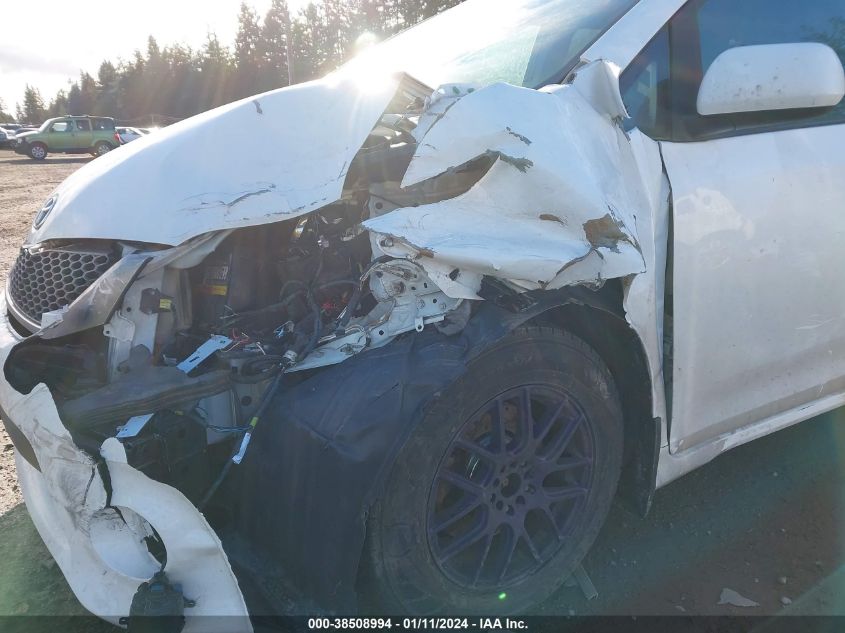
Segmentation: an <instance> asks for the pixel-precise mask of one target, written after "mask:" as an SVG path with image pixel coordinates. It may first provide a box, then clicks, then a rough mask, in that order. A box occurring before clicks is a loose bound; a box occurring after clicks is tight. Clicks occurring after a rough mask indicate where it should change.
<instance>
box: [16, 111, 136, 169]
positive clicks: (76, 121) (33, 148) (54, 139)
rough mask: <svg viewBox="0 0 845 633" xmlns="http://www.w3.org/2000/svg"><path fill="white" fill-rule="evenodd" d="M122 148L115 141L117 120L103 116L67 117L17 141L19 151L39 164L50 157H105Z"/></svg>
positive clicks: (23, 135)
mask: <svg viewBox="0 0 845 633" xmlns="http://www.w3.org/2000/svg"><path fill="white" fill-rule="evenodd" d="M118 145H120V142H119V141H117V140H116V139H115V131H114V119H111V118H108V117H99V116H63V117H59V118H56V119H48V120H47V121H45V122H44V124H43V125H42V126H41V127H40V128H38V130H37V131H35V132H26V133H24V134H20V135H18V137H17V144H16V145H15V151H16V152H17V153H18V154H26V155H27V156H29V157H30V158H34V159H35V160H43V159H44V158H45V157H46V156H47V154H48V153H50V152H53V153H62V154H86V153H88V154H93V155H94V156H102V155H103V154H105V153H106V152H109V151H111V150H112V149H114V148H115V147H117V146H118Z"/></svg>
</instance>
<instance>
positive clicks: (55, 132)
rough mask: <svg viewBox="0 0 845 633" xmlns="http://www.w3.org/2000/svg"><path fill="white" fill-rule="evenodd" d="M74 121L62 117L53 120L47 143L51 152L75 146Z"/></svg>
mask: <svg viewBox="0 0 845 633" xmlns="http://www.w3.org/2000/svg"><path fill="white" fill-rule="evenodd" d="M73 132H74V130H73V121H72V120H70V119H61V120H59V121H53V123H52V124H51V125H50V129H49V130H48V132H47V145H48V146H49V149H50V151H51V152H63V151H65V150H68V149H70V148H71V147H72V146H73V142H74V141H73Z"/></svg>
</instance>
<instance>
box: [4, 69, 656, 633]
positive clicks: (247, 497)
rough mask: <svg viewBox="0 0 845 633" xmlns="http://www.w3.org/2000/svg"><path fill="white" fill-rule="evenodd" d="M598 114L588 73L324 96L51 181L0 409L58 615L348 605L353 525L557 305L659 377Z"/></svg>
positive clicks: (289, 95) (642, 202) (357, 528)
mask: <svg viewBox="0 0 845 633" xmlns="http://www.w3.org/2000/svg"><path fill="white" fill-rule="evenodd" d="M625 116H626V113H625V108H624V105H623V104H622V101H621V98H620V97H619V92H618V68H616V67H615V66H613V64H610V63H608V62H605V61H601V60H598V61H594V62H591V63H585V64H584V65H582V66H581V67H580V68H579V69H578V70H577V72H576V73H575V75H574V79H573V80H572V81H571V82H570V83H568V84H565V85H562V86H557V87H555V88H554V89H551V90H541V91H535V90H529V89H525V88H518V87H514V86H511V85H507V84H493V85H490V86H487V87H479V88H475V87H472V86H466V85H448V86H443V87H440V88H438V89H436V90H432V88H431V87H428V86H425V85H424V84H422V83H420V82H419V81H417V80H415V79H413V78H412V77H409V76H407V75H402V76H396V77H394V78H392V79H391V80H390V81H386V82H384V85H382V86H380V87H379V89H378V90H373V89H370V90H367V91H364V90H362V89H361V88H360V87H359V86H358V85H357V84H356V83H355V82H353V81H351V80H350V79H348V78H347V77H344V75H343V74H339V75H334V76H330V77H328V78H326V79H324V80H321V81H319V82H313V83H309V84H305V85H302V86H298V87H292V88H286V89H283V90H280V91H275V92H271V93H267V94H264V95H260V96H258V97H255V98H251V99H248V100H244V101H241V102H238V103H235V104H232V105H229V106H224V107H222V108H219V109H217V110H214V111H211V112H209V113H206V114H203V115H200V116H198V117H194V118H192V119H189V120H187V121H185V122H183V123H181V124H177V125H174V126H172V127H171V128H168V129H166V130H164V131H162V132H161V133H160V134H158V135H154V136H150V137H146V138H144V139H141V140H139V141H137V142H135V143H132V144H131V145H130V146H127V147H124V148H121V149H120V150H119V151H116V152H112V153H110V154H108V155H107V156H104V157H102V158H100V159H98V160H96V161H94V162H92V163H91V164H89V165H87V166H85V167H84V168H82V169H80V170H79V171H78V172H77V173H75V174H74V175H72V176H71V177H70V178H69V179H68V180H67V181H65V182H64V183H63V184H62V185H60V186H59V187H58V188H57V189H56V191H55V192H54V193H53V195H52V196H51V197H50V199H49V200H48V201H47V203H46V204H45V205H44V207H43V208H42V209H41V210H40V211H39V213H38V214H37V216H36V218H35V222H34V224H33V229H32V232H31V234H30V235H29V237H28V239H27V242H26V244H25V245H24V246H23V247H22V248H21V252H20V256H19V258H18V260H17V262H16V263H15V265H14V267H13V269H12V271H11V273H10V275H9V280H8V284H7V289H6V296H5V299H4V306H3V309H2V311H0V321H2V327H0V360H2V367H3V378H2V380H0V415H1V416H2V419H3V422H4V423H5V425H6V428H7V430H8V432H9V434H10V436H11V437H12V440H13V442H14V444H15V447H16V463H17V467H18V473H19V478H20V482H21V488H22V490H23V494H24V497H25V500H26V504H27V507H28V509H29V512H30V514H31V516H32V518H33V521H34V523H35V525H36V527H37V528H38V531H39V533H40V534H41V536H42V538H43V540H44V542H45V544H46V545H47V547H48V549H49V550H50V552H51V554H52V555H53V557H54V558H55V559H56V561H57V562H58V564H59V566H60V568H61V569H62V571H63V573H64V575H65V577H66V578H67V580H68V583H69V584H70V586H71V588H72V589H73V591H74V593H75V594H76V596H77V597H78V598H79V600H80V601H81V602H82V604H83V605H84V606H85V607H86V608H87V609H89V610H90V611H92V612H93V613H95V614H97V615H99V616H102V617H104V618H106V619H109V620H111V621H113V622H115V623H120V622H124V623H125V622H126V620H125V619H124V618H126V617H129V616H131V615H143V614H149V613H148V612H147V611H144V606H143V605H144V604H148V601H145V599H144V598H145V595H146V593H147V592H149V591H150V587H151V585H152V584H155V583H157V584H156V588H157V589H160V590H161V591H162V592H163V593H165V594H166V595H168V596H170V597H171V598H172V600H171V603H170V606H171V607H172V612H174V613H179V614H181V613H184V615H186V616H187V619H186V628H185V630H200V629H201V630H203V631H211V630H221V631H222V630H226V631H230V630H250V628H251V625H250V621H249V614H250V613H255V612H256V611H260V610H261V609H264V608H267V609H269V610H270V611H272V612H295V611H296V607H295V606H291V605H292V604H293V603H294V602H296V603H297V604H300V605H301V604H308V605H314V608H330V609H333V610H336V611H341V612H343V611H349V610H352V609H354V608H355V605H356V601H357V592H356V583H357V582H358V579H359V575H360V574H359V567H360V559H361V551H362V548H363V545H364V541H365V539H366V533H367V517H368V513H369V511H370V508H371V507H372V506H373V504H374V503H376V501H377V499H378V498H379V494H380V491H381V489H382V487H383V485H384V482H385V480H386V478H387V477H388V476H389V473H390V470H391V467H392V464H393V462H394V460H395V459H396V455H397V454H398V453H399V452H400V450H401V448H402V446H403V445H404V443H405V442H406V441H407V439H408V437H409V436H410V434H411V433H412V431H413V429H414V428H415V425H418V424H419V423H420V421H421V420H422V418H423V415H424V412H425V411H426V410H427V409H428V408H430V407H431V406H432V403H433V402H435V401H436V400H437V398H438V397H439V395H440V394H441V393H442V392H443V391H444V390H445V389H447V388H448V386H449V385H450V384H451V383H453V382H454V381H456V380H458V379H459V378H460V377H461V376H462V375H463V374H464V373H465V372H466V371H467V367H468V366H469V365H470V364H471V363H472V361H473V359H475V358H478V357H479V356H480V355H482V354H483V353H484V352H485V350H487V349H489V348H490V347H491V346H492V345H494V344H496V342H497V341H500V340H502V339H503V337H505V336H507V335H508V333H509V332H511V331H512V330H514V329H515V328H517V327H518V326H520V325H522V324H525V323H528V322H530V321H532V320H534V319H537V318H539V317H541V316H542V315H543V314H545V313H547V312H549V311H551V310H556V309H559V308H560V307H561V306H565V305H570V304H578V305H584V304H588V305H594V306H596V308H597V309H599V310H603V311H605V312H608V313H611V312H615V314H616V316H617V317H618V318H621V319H622V320H623V322H624V320H625V319H626V318H627V320H628V324H629V325H630V327H631V328H632V329H633V330H636V331H638V335H637V336H638V337H639V339H640V340H642V345H643V347H644V348H645V349H646V352H645V354H644V356H645V357H648V358H654V359H659V358H660V351H659V345H658V344H657V341H658V340H660V335H659V332H658V331H656V330H654V326H653V323H655V322H656V319H655V318H654V314H655V313H657V312H658V311H659V310H660V307H659V305H658V304H659V301H660V299H659V297H660V296H661V292H660V291H659V287H658V289H657V290H655V287H654V278H653V276H652V275H653V274H652V272H651V271H650V268H649V267H650V266H652V265H653V264H654V261H655V259H656V258H659V257H658V256H656V255H655V252H654V251H655V247H654V243H655V233H654V231H653V218H654V217H655V215H658V214H665V204H666V200H665V195H664V196H663V197H662V198H661V196H659V195H656V194H655V193H654V192H655V190H656V189H659V182H660V178H661V176H662V167H661V163H660V159H659V154H658V153H657V152H656V150H655V149H654V148H652V147H651V146H649V145H647V142H646V141H644V140H643V139H642V138H637V139H634V140H633V141H632V139H631V137H629V136H628V135H627V134H626V133H625V131H624V130H623V129H622V127H621V126H620V121H621V120H622V119H623V118H624V117H625ZM127 179H131V181H132V182H134V183H136V184H137V187H136V193H134V194H133V195H131V196H127V195H126V194H125V188H124V187H123V183H124V182H126V181H127ZM655 183H658V185H655ZM658 241H659V240H658ZM646 272H648V273H649V274H648V275H643V273H646ZM639 279H643V282H641V283H642V285H638V280H639ZM608 280H615V281H616V283H617V284H618V287H619V288H622V292H623V294H624V297H622V298H621V299H620V301H624V302H625V306H624V308H623V307H621V306H620V305H612V304H613V301H612V300H610V299H608V298H607V297H608V295H609V294H612V293H609V292H604V291H603V288H604V289H605V290H606V282H608ZM661 283H662V278H661ZM655 297H658V298H655ZM655 362H656V363H657V364H656V365H654V366H653V368H652V369H651V370H650V371H649V373H650V374H651V375H652V376H658V377H659V371H660V368H659V361H655ZM656 382H658V383H659V382H660V381H659V380H658V381H656ZM647 387H648V388H651V385H648V386H647ZM253 590H254V591H253ZM252 593H255V594H256V595H260V596H262V598H261V600H262V601H263V602H260V604H261V605H264V606H256V605H258V604H259V602H255V603H253V602H252V600H253V599H252V598H249V597H248V600H245V598H244V596H245V595H246V594H249V595H252ZM248 602H249V607H248ZM268 604H273V605H274V606H272V607H267V606H266V605H268ZM309 608H310V607H309ZM216 615H225V616H228V618H222V619H221V618H208V619H203V616H216ZM200 622H202V624H201V625H200V624H199V623H200ZM215 627H217V628H215Z"/></svg>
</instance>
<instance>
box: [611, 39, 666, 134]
mask: <svg viewBox="0 0 845 633" xmlns="http://www.w3.org/2000/svg"><path fill="white" fill-rule="evenodd" d="M619 81H620V89H621V91H622V101H623V102H624V103H625V109H626V110H628V114H629V115H630V117H631V118H630V119H628V120H627V121H625V126H626V128H628V129H632V128H635V127H636V128H639V129H640V130H641V131H642V132H643V133H645V134H647V135H648V136H651V137H652V138H667V137H668V136H669V135H670V129H669V125H670V117H669V113H668V106H669V31H668V29H667V28H665V27H664V28H663V29H662V30H661V31H660V32H659V33H658V34H657V35H655V36H654V38H653V39H652V40H651V42H649V43H648V44H647V45H646V47H645V48H644V49H643V50H642V51H641V52H640V54H639V55H637V57H636V59H634V61H633V62H631V65H630V66H628V67H627V68H626V69H625V71H624V72H623V73H622V76H621V77H620V80H619Z"/></svg>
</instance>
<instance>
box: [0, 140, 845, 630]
mask: <svg viewBox="0 0 845 633" xmlns="http://www.w3.org/2000/svg"><path fill="white" fill-rule="evenodd" d="M89 160H91V159H89V158H88V157H80V158H75V157H70V158H53V157H51V158H48V159H47V160H46V161H44V162H42V163H36V162H34V161H30V160H29V159H26V158H23V157H18V156H15V155H14V154H12V153H11V152H0V274H2V276H3V278H4V279H5V276H6V274H7V272H8V270H9V266H10V264H11V263H12V262H13V261H14V258H15V256H16V253H17V249H18V247H19V245H20V243H21V241H22V239H23V238H24V237H25V236H26V233H27V231H28V228H29V223H30V221H31V219H32V217H33V215H34V213H35V211H36V209H37V208H38V206H39V205H40V204H41V202H42V201H43V200H44V199H46V197H47V196H48V194H49V192H50V191H51V190H52V189H53V187H54V186H55V185H56V184H58V183H59V182H60V181H61V180H63V179H64V178H65V177H66V176H67V175H68V174H70V173H72V172H73V171H74V170H76V169H77V168H78V167H80V166H81V165H83V164H85V163H86V162H88V161H89ZM843 421H845V414H843V412H841V411H840V412H835V413H832V414H829V415H826V416H821V417H819V418H816V419H815V420H812V421H810V422H807V423H804V424H802V425H799V426H798V427H794V428H791V429H788V430H785V431H782V432H780V433H778V434H776V435H774V436H770V437H767V438H763V439H762V440H759V441H757V442H754V443H752V444H749V445H746V446H744V447H741V448H739V449H736V450H735V451H733V452H731V453H729V454H728V455H725V456H723V457H721V458H719V459H717V460H716V461H715V462H713V463H712V464H710V465H708V466H706V467H704V468H702V469H700V470H698V471H696V472H694V473H692V474H690V475H688V476H687V477H685V478H683V479H682V480H680V481H678V482H676V483H674V484H672V485H670V486H668V487H667V488H666V489H664V490H661V491H660V492H659V493H658V495H657V498H656V500H655V504H654V508H653V510H652V512H651V514H650V515H649V517H648V518H647V519H644V520H643V519H640V518H638V517H636V516H634V515H632V514H630V513H628V512H627V511H626V510H625V509H623V508H621V507H616V508H614V510H613V511H612V513H611V516H610V519H609V521H608V523H607V525H606V527H605V529H604V530H603V531H602V534H601V535H600V537H599V540H598V543H597V545H596V547H595V548H594V549H593V551H592V552H591V553H590V555H589V556H588V558H587V561H586V562H585V567H586V569H587V571H588V572H589V573H590V575H591V576H592V580H593V582H594V583H595V585H596V588H597V589H598V591H599V597H598V598H597V599H596V600H593V601H591V602H587V601H586V600H585V599H584V598H583V596H582V595H581V594H580V593H579V591H578V590H577V589H574V588H567V589H563V590H561V591H560V592H559V593H558V594H556V595H555V596H554V597H553V598H552V599H551V600H549V601H548V602H547V603H546V604H545V605H544V607H543V611H544V612H545V613H550V614H551V613H555V614H568V613H577V614H586V613H592V614H617V615H648V614H661V615H684V614H686V615H695V614H701V615H731V614H742V615H769V614H776V613H783V612H785V613H803V614H819V615H820V614H840V615H841V614H845V574H843V573H842V571H841V567H840V566H841V565H842V563H843V560H845V547H843V546H845V538H843V537H845V530H843V529H842V527H843V524H844V523H845V494H843V491H845V462H843V459H845V426H843V425H842V422H843ZM12 454H13V453H12V446H11V442H10V441H9V439H8V437H7V436H6V434H5V432H2V431H0V561H2V562H0V615H14V614H19V615H22V614H49V615H61V616H65V615H67V616H73V615H79V614H83V613H85V611H84V609H83V608H82V607H81V606H80V605H79V604H78V603H77V602H76V600H75V598H74V597H73V594H72V593H71V592H70V590H69V588H68V586H67V584H66V583H65V581H64V579H63V578H62V575H61V573H60V572H59V570H58V569H57V568H56V566H55V565H54V564H53V562H52V559H51V558H50V556H49V554H48V553H47V551H46V549H45V548H44V546H43V544H42V543H41V540H40V538H39V537H38V534H37V533H36V531H35V529H34V527H33V525H32V523H31V521H30V520H29V517H28V515H27V513H26V509H25V508H24V506H23V504H22V502H21V497H20V492H19V490H18V486H17V481H16V478H15V469H14V461H13V457H12ZM726 588H727V589H731V590H733V591H735V592H737V593H739V594H740V595H741V596H743V597H745V598H748V599H750V600H753V601H754V602H756V603H758V604H759V606H757V607H745V608H742V607H736V606H732V605H730V604H718V603H719V601H720V596H721V594H722V592H723V590H724V589H726ZM785 604H787V606H784V605H785ZM4 622H5V624H4ZM13 623H17V624H18V625H20V626H22V628H20V630H26V631H33V630H37V629H39V630H40V629H41V628H43V630H45V631H46V630H63V631H66V632H68V633H72V632H80V631H86V632H93V631H112V630H114V629H112V628H111V627H110V626H107V625H105V624H102V623H99V622H94V621H91V620H87V619H79V618H74V619H71V620H68V621H64V622H62V624H61V625H58V623H57V622H56V621H55V620H49V621H44V620H36V621H32V622H29V623H26V624H25V625H23V624H22V621H21V620H14V621H8V620H7V621H3V620H0V628H3V629H4V630H6V629H7V628H8V627H7V626H6V625H11V624H13ZM701 628H702V630H710V629H709V628H707V627H706V625H704V624H702V627H701Z"/></svg>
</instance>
